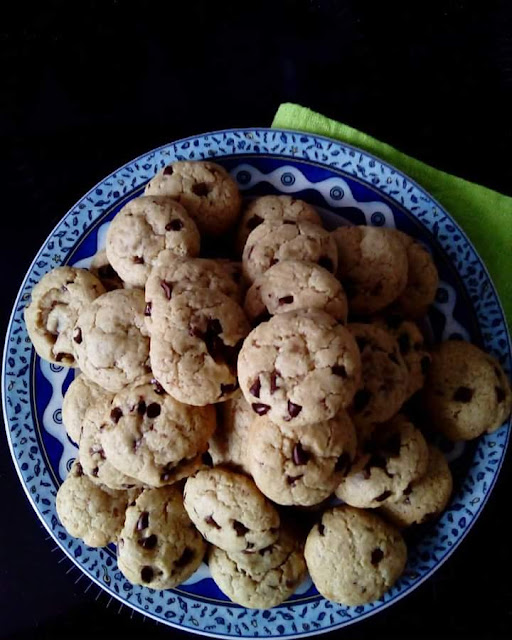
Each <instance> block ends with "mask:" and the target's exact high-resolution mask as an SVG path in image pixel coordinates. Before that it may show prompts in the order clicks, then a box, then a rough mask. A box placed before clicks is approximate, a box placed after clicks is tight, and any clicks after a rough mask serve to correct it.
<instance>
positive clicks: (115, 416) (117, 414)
mask: <svg viewBox="0 0 512 640" xmlns="http://www.w3.org/2000/svg"><path fill="white" fill-rule="evenodd" d="M122 417H123V411H122V409H121V407H114V408H113V409H112V411H111V412H110V419H111V420H112V422H113V423H114V424H117V423H118V422H119V420H121V418H122Z"/></svg>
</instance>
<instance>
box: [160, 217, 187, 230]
mask: <svg viewBox="0 0 512 640" xmlns="http://www.w3.org/2000/svg"><path fill="white" fill-rule="evenodd" d="M184 226H185V225H184V224H183V222H182V221H181V220H178V219H176V220H171V221H170V222H168V223H167V224H166V225H165V230H166V231H181V230H182V229H183V227H184Z"/></svg>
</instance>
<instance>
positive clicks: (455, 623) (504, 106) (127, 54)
mask: <svg viewBox="0 0 512 640" xmlns="http://www.w3.org/2000/svg"><path fill="white" fill-rule="evenodd" d="M417 4H418V5H420V7H422V8H418V7H416V6H415V5H417ZM507 5H510V3H508V2H502V3H498V2H493V1H489V0H487V1H485V2H483V1H481V0H480V1H479V2H468V1H465V0H445V1H444V2H435V1H434V2H421V3H416V2H414V1H410V0H409V2H407V3H397V2H384V1H380V2H365V1H357V0H353V1H351V2H349V1H345V2H343V1H334V0H332V1H325V2H323V1H321V0H317V1H313V0H311V1H306V0H293V1H292V0H289V1H280V0H272V1H271V2H267V1H262V0H253V1H252V2H249V1H247V0H239V2H237V3H227V2H219V1H217V2H215V1H214V0H209V1H205V2H198V1H196V0H185V1H184V2H179V3H178V2H167V3H157V2H150V1H148V2H139V3H131V2H123V1H121V0H118V1H115V0H108V1H104V2H100V1H97V2H94V1H87V0H82V2H76V3H75V2H49V1H47V2H39V3H33V4H32V3H27V2H14V3H9V6H10V12H9V16H7V13H6V12H5V11H3V12H2V14H3V15H2V17H1V18H0V69H1V74H0V136H1V144H0V185H1V187H2V188H1V191H0V197H1V198H2V200H1V201H0V203H1V204H0V216H1V218H0V219H1V227H0V228H1V231H2V240H3V242H2V248H1V251H0V256H1V260H2V265H1V282H2V289H3V295H2V300H3V303H2V305H1V311H2V321H3V322H4V323H6V322H7V318H8V314H9V313H10V308H11V305H12V302H13V300H14V297H15V294H16V291H17V289H18V287H19V285H20V283H21V280H22V278H23V275H24V273H25V271H26V269H27V267H28V265H29V263H30V262H31V260H32V258H33V256H34V255H35V253H36V251H37V249H38V248H39V246H40V245H41V243H42V242H43V240H44V239H45V237H46V235H47V234H48V232H49V231H50V230H51V228H52V227H53V226H54V224H55V223H56V222H57V220H58V219H59V218H60V217H61V216H62V215H63V214H64V213H65V212H66V211H67V210H68V209H69V207H71V206H72V205H73V203H74V202H75V201H76V200H77V199H78V198H79V197H80V196H81V195H83V194H84V193H85V192H86V191H87V190H88V189H89V188H90V187H91V186H92V185H93V184H95V183H96V182H97V181H98V180H100V179H101V178H103V177H104V176H105V175H107V174H108V173H110V172H111V171H113V170H114V169H115V168H116V167H118V166H119V165H121V164H123V163H125V162H127V161H129V160H130V159H132V158H134V157H135V156H137V155H139V154H141V153H143V152H145V151H147V150H149V149H151V148H153V147H156V146H159V145H161V144H163V143H165V142H170V141H172V140H173V139H176V138H181V137H184V136H188V135H191V134H195V133H200V132H203V131H208V130H214V129H222V128H228V127H237V126H266V125H269V124H270V122H271V120H272V116H273V114H274V112H275V110H276V108H277V106H278V105H279V104H280V103H281V102H284V101H294V102H298V103H301V104H304V105H306V106H309V107H311V108H313V109H316V110H318V111H322V112H323V113H325V114H326V115H329V116H332V117H334V118H337V119H339V120H342V121H344V122H346V123H348V124H350V125H352V126H354V127H356V128H359V129H362V130H363V131H366V132H368V133H370V134H372V135H374V136H376V137H377V138H380V139H382V140H385V141H387V142H389V143H391V144H393V145H394V146H396V147H398V148H399V149H401V150H403V151H405V152H407V153H409V154H411V155H413V156H415V157H417V158H420V159H421V160H424V161H426V162H428V163H431V164H433V165H435V166H437V167H439V168H442V169H444V170H446V171H448V172H451V173H455V174H457V175H460V176H463V177H465V178H468V179H470V180H473V181H476V182H480V183H483V184H485V185H487V186H489V187H493V188H495V189H497V190H499V191H502V192H505V193H508V194H512V180H511V171H512V170H511V167H512V164H511V162H510V158H509V153H508V152H509V149H510V147H511V142H512V128H511V126H510V114H511V113H512V99H511V98H512V96H511V93H512V13H511V11H510V9H508V8H507ZM475 6H476V7H477V8H475ZM413 7H414V8H413ZM4 326H5V324H4ZM510 458H511V456H510V454H509V456H508V464H507V463H506V464H505V468H504V469H503V472H502V474H501V477H500V480H499V482H498V484H497V486H496V489H495V491H494V493H493V496H492V498H491V499H490V501H489V503H488V505H487V507H486V508H485V511H484V513H483V515H482V516H481V518H480V519H479V521H478V523H477V524H476V526H475V527H474V529H473V530H472V531H471V532H470V534H469V535H468V537H467V539H466V540H465V541H464V543H463V544H462V545H461V547H460V548H459V549H458V550H457V552H456V553H455V554H454V556H453V557H452V558H451V559H450V560H449V561H448V562H447V563H446V564H445V565H444V566H442V567H441V568H440V569H439V570H438V571H437V573H436V574H435V576H434V577H433V578H432V579H430V580H429V581H428V582H427V583H426V584H424V585H422V586H421V587H419V588H418V589H417V590H416V591H415V592H414V593H413V594H412V595H410V596H408V597H407V598H405V599H403V600H401V601H400V602H399V603H397V604H396V605H394V606H393V607H392V608H390V609H387V610H386V611H384V612H383V613H381V614H379V615H377V616H374V617H373V618H370V619H368V620H367V621H364V622H362V623H359V624H357V625H355V626H352V627H349V628H347V629H345V630H343V632H341V633H338V634H331V636H330V637H334V635H336V636H337V635H339V636H343V638H346V639H347V640H348V639H351V638H370V637H375V638H377V637H390V638H392V637H397V636H398V637H404V638H405V637H406V638H419V637H421V638H433V637H437V638H439V637H440V638H445V637H446V638H455V637H456V638H459V637H460V638H473V637H474V638H492V639H494V638H504V637H511V635H512V586H511V585H512V580H511V579H510V577H509V574H511V571H512V562H511V542H510V532H509V529H510V524H509V509H508V507H509V505H510V494H509V491H510V490H511V487H512V461H511V460H510ZM0 488H1V491H2V498H1V500H2V506H1V508H0V637H1V638H20V639H21V638H27V639H28V638H30V639H32V638H37V639H39V638H52V639H54V638H55V639H57V638H82V637H84V638H111V637H120V638H121V637H129V638H130V637H137V638H164V637H166V638H169V637H180V636H181V637H191V636H186V634H180V633H178V632H177V631H174V630H172V629H169V628H166V627H163V626H160V625H158V624H156V623H154V622H152V621H150V620H145V619H144V618H142V617H141V616H140V615H139V614H133V613H132V612H131V610H130V609H128V608H125V607H123V606H122V605H120V604H119V603H118V602H117V601H111V600H110V598H109V597H108V596H107V595H105V594H104V593H103V592H102V591H101V590H100V589H99V588H98V587H97V586H95V585H93V584H91V583H90V582H89V581H88V579H87V578H85V577H84V576H82V577H81V573H80V571H79V570H78V569H76V568H75V567H74V565H72V564H71V563H70V561H68V560H67V559H66V558H65V557H64V556H63V554H62V553H61V552H60V550H59V549H57V548H56V546H55V543H54V542H53V541H52V540H51V539H50V538H49V537H48V534H47V533H46V531H45V530H44V529H43V527H42V526H41V525H40V524H39V521H38V519H37V518H36V516H35V514H34V513H33V511H32V509H31V507H30V505H29V504H28V502H27V500H26V498H25V496H24V494H23V491H22V489H21V486H20V484H19V482H18V479H17V476H16V474H15V471H14V467H13V465H12V463H11V461H10V456H9V452H8V449H7V444H6V441H5V437H4V435H3V432H2V434H1V435H0Z"/></svg>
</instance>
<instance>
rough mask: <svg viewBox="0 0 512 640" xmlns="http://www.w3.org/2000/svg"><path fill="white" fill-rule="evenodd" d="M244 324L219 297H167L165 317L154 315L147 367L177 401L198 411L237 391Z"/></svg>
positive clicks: (201, 293) (196, 293) (199, 292)
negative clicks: (168, 298)
mask: <svg viewBox="0 0 512 640" xmlns="http://www.w3.org/2000/svg"><path fill="white" fill-rule="evenodd" d="M248 332H249V323H248V322H247V319H246V317H245V315H244V312H243V311H242V309H241V308H240V307H239V306H238V305H237V303H236V302H234V301H233V300H231V298H228V297H227V296H225V295H224V294H223V293H220V292H218V291H212V290H209V289H194V290H191V291H185V292H183V293H180V294H179V295H177V296H172V298H171V300H170V301H169V304H168V307H167V314H166V315H165V317H164V316H163V315H162V316H160V315H157V316H153V323H152V329H151V337H152V339H151V349H150V356H151V367H152V370H153V373H154V374H155V377H156V378H157V380H158V381H159V383H160V384H161V385H162V386H163V387H164V389H165V390H166V391H167V392H168V393H169V394H170V395H171V396H173V397H174V398H176V400H179V401H180V402H184V403H186V404H193V405H197V406H203V405H206V404H212V403H214V402H222V401H224V400H227V399H228V398H229V397H231V396H232V395H233V393H234V392H235V391H236V389H237V379H236V358H237V354H238V348H239V345H240V344H241V341H242V340H243V338H245V336H246V335H247V334H248Z"/></svg>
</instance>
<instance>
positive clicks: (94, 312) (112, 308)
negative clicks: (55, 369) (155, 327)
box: [73, 289, 149, 393]
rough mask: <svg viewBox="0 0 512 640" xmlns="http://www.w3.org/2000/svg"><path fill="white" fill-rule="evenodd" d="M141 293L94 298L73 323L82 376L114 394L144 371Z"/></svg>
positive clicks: (145, 338) (124, 291)
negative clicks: (74, 324) (74, 323)
mask: <svg viewBox="0 0 512 640" xmlns="http://www.w3.org/2000/svg"><path fill="white" fill-rule="evenodd" d="M144 306H145V304H144V293H143V292H142V291H140V290H139V289H117V290H115V291H109V292H108V293H105V294H103V295H102V296H100V297H99V298H97V299H96V300H95V301H94V302H93V303H92V304H90V305H89V306H88V307H87V308H85V309H84V310H83V311H82V312H81V313H80V315H79V316H78V320H77V322H76V326H75V329H74V331H73V342H74V348H75V352H76V357H77V362H78V365H79V367H80V369H81V370H82V371H83V373H84V374H85V375H86V376H87V377H88V378H89V379H90V380H93V381H94V382H96V384H98V385H99V386H100V387H103V388H104V389H107V390H108V391H112V392H114V393H116V392H117V391H121V389H122V388H123V387H124V386H125V385H127V384H129V383H130V382H133V381H134V380H136V379H137V378H138V377H139V376H141V375H143V374H145V373H147V372H148V356H149V339H148V336H147V330H146V325H145V322H144Z"/></svg>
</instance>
